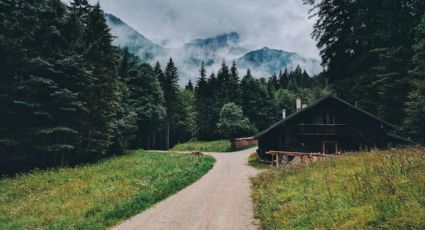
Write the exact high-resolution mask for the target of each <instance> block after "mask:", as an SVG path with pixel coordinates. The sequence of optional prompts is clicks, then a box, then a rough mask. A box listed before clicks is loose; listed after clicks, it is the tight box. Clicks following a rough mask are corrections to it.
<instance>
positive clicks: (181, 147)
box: [171, 140, 232, 152]
mask: <svg viewBox="0 0 425 230" xmlns="http://www.w3.org/2000/svg"><path fill="white" fill-rule="evenodd" d="M193 150H200V151H202V152H230V151H231V150H232V145H231V144H230V142H229V141H228V140H218V141H190V142H186V143H182V144H178V145H176V146H174V148H172V149H171V151H193Z"/></svg>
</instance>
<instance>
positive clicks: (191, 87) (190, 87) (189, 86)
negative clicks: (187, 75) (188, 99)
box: [185, 79, 193, 92]
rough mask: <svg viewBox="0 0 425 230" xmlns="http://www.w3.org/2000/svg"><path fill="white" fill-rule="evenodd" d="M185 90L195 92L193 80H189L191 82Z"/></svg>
mask: <svg viewBox="0 0 425 230" xmlns="http://www.w3.org/2000/svg"><path fill="white" fill-rule="evenodd" d="M185 90H188V91H190V92H193V84H192V80H190V79H189V82H188V83H187V85H186V87H185Z"/></svg>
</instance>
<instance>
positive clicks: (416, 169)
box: [253, 148, 425, 229]
mask: <svg viewBox="0 0 425 230" xmlns="http://www.w3.org/2000/svg"><path fill="white" fill-rule="evenodd" d="M424 194H425V149H423V148H407V149H397V150H389V151H372V152H367V153H359V154H352V155H347V156H343V157H340V158H336V159H332V160H329V161H326V162H317V163H314V164H311V165H308V166H302V165H299V166H294V167H291V168H286V169H284V170H267V171H266V172H263V173H261V174H260V175H258V176H257V177H255V178H253V199H254V202H255V205H256V217H257V218H259V219H260V221H261V224H262V227H263V228H264V229H299V228H307V229H312V228H315V229H317V228H318V229H341V228H342V229H367V228H372V229H373V228H378V229H413V228H415V229H421V228H425V197H424Z"/></svg>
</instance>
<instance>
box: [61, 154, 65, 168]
mask: <svg viewBox="0 0 425 230" xmlns="http://www.w3.org/2000/svg"><path fill="white" fill-rule="evenodd" d="M64 164H65V153H62V156H61V167H63V166H64Z"/></svg>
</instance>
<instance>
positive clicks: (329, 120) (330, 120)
mask: <svg viewBox="0 0 425 230" xmlns="http://www.w3.org/2000/svg"><path fill="white" fill-rule="evenodd" d="M322 124H335V113H326V114H325V115H323V117H322Z"/></svg>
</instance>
